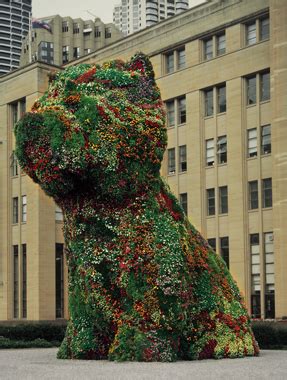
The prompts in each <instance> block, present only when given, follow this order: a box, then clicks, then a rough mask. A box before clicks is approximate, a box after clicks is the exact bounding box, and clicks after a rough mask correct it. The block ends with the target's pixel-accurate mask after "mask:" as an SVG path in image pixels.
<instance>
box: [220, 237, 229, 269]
mask: <svg viewBox="0 0 287 380" xmlns="http://www.w3.org/2000/svg"><path fill="white" fill-rule="evenodd" d="M220 256H221V257H222V258H223V260H224V261H225V264H226V266H227V268H228V269H229V238H228V236H225V237H221V238H220Z"/></svg>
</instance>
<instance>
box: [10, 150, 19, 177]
mask: <svg viewBox="0 0 287 380" xmlns="http://www.w3.org/2000/svg"><path fill="white" fill-rule="evenodd" d="M10 167H11V175H12V177H15V176H17V175H18V162H17V158H16V155H15V152H14V150H13V152H12V154H11V166H10Z"/></svg>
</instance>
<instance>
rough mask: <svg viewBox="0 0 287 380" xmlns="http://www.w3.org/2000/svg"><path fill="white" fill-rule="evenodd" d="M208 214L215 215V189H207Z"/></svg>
mask: <svg viewBox="0 0 287 380" xmlns="http://www.w3.org/2000/svg"><path fill="white" fill-rule="evenodd" d="M206 197H207V215H215V190H214V189H207V190H206Z"/></svg>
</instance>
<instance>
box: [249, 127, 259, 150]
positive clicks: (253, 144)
mask: <svg viewBox="0 0 287 380" xmlns="http://www.w3.org/2000/svg"><path fill="white" fill-rule="evenodd" d="M247 149H248V152H247V156H248V157H256V156H257V128H252V129H248V130H247Z"/></svg>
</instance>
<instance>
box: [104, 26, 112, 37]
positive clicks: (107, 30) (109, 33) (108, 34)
mask: <svg viewBox="0 0 287 380" xmlns="http://www.w3.org/2000/svg"><path fill="white" fill-rule="evenodd" d="M105 38H112V28H111V27H107V28H105Z"/></svg>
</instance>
